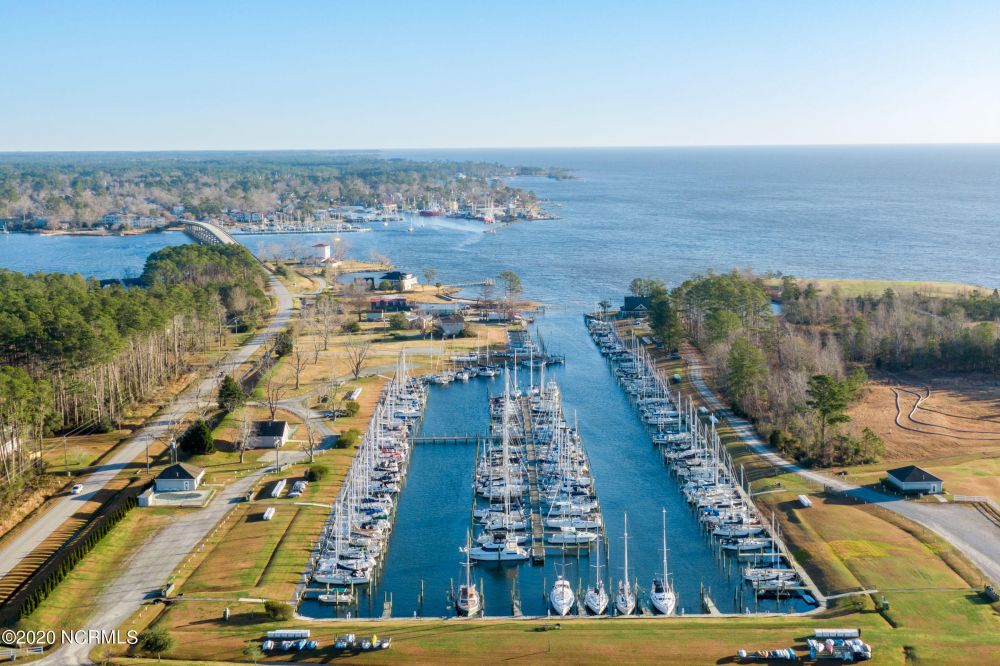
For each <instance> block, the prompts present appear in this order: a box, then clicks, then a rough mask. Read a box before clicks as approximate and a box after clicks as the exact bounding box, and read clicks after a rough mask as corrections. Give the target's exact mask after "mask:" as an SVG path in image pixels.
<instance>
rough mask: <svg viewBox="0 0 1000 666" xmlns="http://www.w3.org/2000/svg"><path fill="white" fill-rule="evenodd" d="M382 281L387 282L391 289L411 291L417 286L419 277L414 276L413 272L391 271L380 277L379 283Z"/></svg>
mask: <svg viewBox="0 0 1000 666" xmlns="http://www.w3.org/2000/svg"><path fill="white" fill-rule="evenodd" d="M382 282H385V283H387V284H388V285H389V288H390V289H395V290H396V291H409V290H411V289H413V288H414V287H416V286H417V278H416V277H414V275H413V273H404V272H402V271H389V272H388V273H386V274H385V275H383V276H382V277H380V278H379V283H382Z"/></svg>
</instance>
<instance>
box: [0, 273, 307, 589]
mask: <svg viewBox="0 0 1000 666" xmlns="http://www.w3.org/2000/svg"><path fill="white" fill-rule="evenodd" d="M270 287H271V293H272V294H273V295H274V296H275V299H276V301H277V311H276V314H275V316H274V317H273V318H272V320H271V322H270V323H269V324H268V325H267V327H266V328H265V329H264V330H263V331H261V332H260V333H259V334H257V335H256V336H254V337H253V338H252V339H251V340H249V341H248V342H247V343H246V344H245V345H243V346H242V347H240V348H239V349H237V350H235V351H233V352H231V353H230V354H228V355H227V356H226V357H225V358H224V359H222V361H220V363H219V364H218V365H217V366H216V367H215V368H214V369H213V370H212V371H211V372H210V373H208V376H206V377H205V378H203V379H202V380H201V381H200V382H197V383H195V384H193V385H192V386H190V387H188V388H187V389H186V390H185V391H183V392H182V393H181V394H180V395H179V396H177V397H176V398H175V399H174V401H173V402H171V403H170V404H169V405H168V406H166V407H165V408H164V409H163V410H161V412H160V413H159V414H158V415H157V417H156V419H155V420H153V421H151V422H149V423H147V424H146V425H144V426H143V427H142V428H140V429H139V430H138V431H137V432H136V433H135V434H134V435H133V436H132V438H131V439H129V440H128V441H127V442H125V443H124V444H123V445H121V447H120V448H119V450H118V451H117V452H116V453H115V454H114V455H113V456H112V457H111V458H110V459H109V460H108V461H107V462H106V463H104V464H102V465H100V466H98V467H96V468H95V470H94V471H93V472H91V473H90V474H88V475H87V476H85V477H82V478H81V479H79V483H82V484H83V487H84V491H83V493H81V494H79V495H67V496H66V497H63V498H62V499H59V500H56V501H55V502H52V503H51V505H50V506H49V507H48V509H46V511H45V512H44V513H42V514H41V515H40V516H37V517H36V518H35V519H34V520H32V521H31V523H30V524H29V525H28V526H27V527H26V528H25V529H24V530H22V531H21V532H20V533H19V534H17V535H16V536H15V537H14V538H12V539H10V540H8V541H6V542H5V543H4V544H3V545H2V546H0V578H3V577H4V576H5V575H7V574H8V573H9V572H10V571H11V570H12V569H13V568H14V567H16V566H17V565H18V564H19V563H20V562H21V560H23V559H24V558H25V557H27V556H29V555H30V554H31V553H32V552H33V551H34V550H35V549H36V548H38V546H39V545H40V544H41V543H42V542H43V541H45V540H46V539H47V538H48V537H49V535H50V534H52V533H53V532H54V531H56V530H57V529H59V527H60V526H61V525H62V524H63V523H64V522H66V520H68V519H69V518H70V517H72V516H73V514H75V513H77V512H78V511H80V510H81V508H82V507H83V505H84V504H85V503H86V502H87V501H88V500H90V499H91V498H93V497H94V495H95V494H96V493H97V492H98V491H99V490H101V489H102V488H104V487H105V486H106V485H107V484H108V483H109V482H110V481H111V480H112V479H113V478H115V476H117V475H118V473H119V472H121V471H122V470H123V469H125V468H127V467H128V466H129V465H130V464H131V463H132V461H134V460H135V459H136V458H138V457H139V456H141V455H142V454H143V452H144V451H145V450H146V446H147V444H152V443H154V442H155V441H157V440H161V441H162V440H166V438H168V437H169V436H170V433H171V428H172V427H173V426H174V424H176V423H178V422H179V421H181V420H182V419H183V418H184V417H185V416H186V415H188V414H190V413H191V412H192V411H194V410H195V409H196V408H197V407H198V404H199V402H202V403H204V402H213V401H214V399H215V396H216V393H217V391H218V386H219V380H220V378H219V373H220V372H228V371H231V370H232V369H234V368H237V367H239V366H240V365H241V364H242V363H243V362H245V361H246V360H247V359H248V358H249V357H250V356H251V355H252V354H253V353H254V352H256V351H257V350H258V349H260V347H261V346H262V345H264V344H265V343H267V342H268V341H269V340H270V339H271V338H272V337H274V335H275V334H276V333H278V332H279V331H281V330H282V329H284V328H286V327H287V326H288V322H289V319H290V317H291V312H292V297H291V295H290V294H289V293H288V290H287V289H285V287H284V285H282V284H281V283H280V282H278V280H277V279H276V278H274V277H273V276H272V277H271V278H270Z"/></svg>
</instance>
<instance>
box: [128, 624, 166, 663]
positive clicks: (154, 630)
mask: <svg viewBox="0 0 1000 666" xmlns="http://www.w3.org/2000/svg"><path fill="white" fill-rule="evenodd" d="M136 645H137V646H138V648H139V650H140V651H142V652H145V653H146V654H155V655H156V656H157V658H159V656H160V655H161V654H163V653H164V652H170V651H171V650H173V649H174V637H173V636H171V635H170V633H169V632H168V631H167V630H166V629H164V628H163V627H151V628H149V629H146V630H145V631H143V632H141V633H140V634H139V642H138V643H136Z"/></svg>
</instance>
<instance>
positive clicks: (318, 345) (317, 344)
mask: <svg viewBox="0 0 1000 666" xmlns="http://www.w3.org/2000/svg"><path fill="white" fill-rule="evenodd" d="M312 348H313V365H316V364H317V363H319V353H320V352H321V351H323V349H324V347H323V339H322V338H313V343H312Z"/></svg>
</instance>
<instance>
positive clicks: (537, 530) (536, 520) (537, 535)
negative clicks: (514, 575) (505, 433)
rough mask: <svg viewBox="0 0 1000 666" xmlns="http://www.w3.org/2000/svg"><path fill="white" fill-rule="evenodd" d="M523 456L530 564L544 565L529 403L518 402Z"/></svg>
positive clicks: (542, 536)
mask: <svg viewBox="0 0 1000 666" xmlns="http://www.w3.org/2000/svg"><path fill="white" fill-rule="evenodd" d="M520 405H521V419H522V423H523V428H524V429H523V432H524V448H525V455H526V457H527V459H528V501H529V506H530V511H531V514H530V516H531V562H532V564H545V526H544V525H543V524H542V505H541V494H540V493H539V490H538V452H537V451H536V450H535V435H534V432H533V429H532V420H531V401H530V400H529V399H528V398H527V397H523V398H521V400H520Z"/></svg>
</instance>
